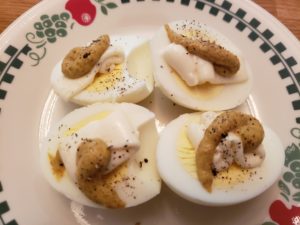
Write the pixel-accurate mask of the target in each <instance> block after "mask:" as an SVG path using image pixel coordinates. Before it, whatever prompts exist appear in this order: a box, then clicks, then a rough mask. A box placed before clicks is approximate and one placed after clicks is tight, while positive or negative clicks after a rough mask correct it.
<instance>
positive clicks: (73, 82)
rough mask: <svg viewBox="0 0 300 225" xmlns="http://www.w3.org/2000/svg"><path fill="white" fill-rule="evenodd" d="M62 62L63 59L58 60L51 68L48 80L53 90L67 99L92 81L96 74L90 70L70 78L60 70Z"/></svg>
mask: <svg viewBox="0 0 300 225" xmlns="http://www.w3.org/2000/svg"><path fill="white" fill-rule="evenodd" d="M62 62H63V60H60V61H59V62H58V63H57V64H56V65H55V67H54V68H53V70H52V73H51V77H50V82H51V86H52V88H53V90H54V91H55V92H56V93H57V94H58V95H59V96H60V97H61V98H63V99H64V100H65V101H68V100H70V98H71V97H72V96H74V95H76V94H78V93H79V92H80V91H82V90H83V89H84V88H86V87H87V86H88V85H89V84H90V83H91V82H93V80H94V78H95V75H96V74H95V73H94V72H93V71H91V72H90V73H88V74H86V75H84V76H83V77H80V78H77V79H70V78H68V77H66V76H65V75H64V74H63V72H62V69H61V67H62Z"/></svg>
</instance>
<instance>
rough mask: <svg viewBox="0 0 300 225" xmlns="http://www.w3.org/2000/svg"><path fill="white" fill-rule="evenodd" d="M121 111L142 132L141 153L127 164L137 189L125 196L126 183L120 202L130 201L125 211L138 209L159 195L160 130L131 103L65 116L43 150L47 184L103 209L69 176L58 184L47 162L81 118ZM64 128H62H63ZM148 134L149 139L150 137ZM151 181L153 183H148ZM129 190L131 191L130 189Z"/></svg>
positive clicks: (120, 191)
mask: <svg viewBox="0 0 300 225" xmlns="http://www.w3.org/2000/svg"><path fill="white" fill-rule="evenodd" d="M118 109H121V110H122V111H124V112H126V116H128V119H129V121H130V122H131V123H132V125H133V126H135V127H138V129H139V131H140V144H141V147H140V149H139V151H137V153H136V154H135V155H134V156H133V157H132V158H131V159H130V160H129V161H128V173H127V175H128V176H134V177H135V178H136V179H135V181H134V183H133V184H134V185H135V189H134V192H132V193H130V192H128V191H127V192H126V193H125V192H124V189H126V188H127V187H125V186H126V184H125V183H122V184H121V185H119V186H118V190H117V193H118V195H119V196H120V198H121V199H126V197H127V199H129V200H128V201H127V202H126V207H131V206H135V205H138V204H141V203H143V202H146V201H148V200H149V199H151V198H153V197H154V196H156V195H158V194H159V193H160V189H161V180H160V177H159V175H158V172H157V169H156V161H155V150H156V143H157V139H158V134H157V130H156V127H155V121H154V114H153V113H152V112H150V111H149V110H147V109H145V108H143V107H141V106H137V105H134V104H130V103H120V104H114V103H98V104H94V105H89V106H87V107H83V108H79V109H76V110H74V111H72V112H71V113H69V114H68V115H66V116H65V117H64V118H63V119H62V120H61V121H60V122H59V123H58V124H57V126H55V127H54V128H53V129H52V130H51V131H50V133H49V135H48V138H47V139H45V140H44V142H43V143H42V149H41V161H40V162H41V168H42V171H43V173H44V175H45V178H46V180H47V181H48V182H49V183H50V185H51V186H52V187H53V188H54V189H55V190H57V191H58V192H60V193H62V194H63V195H65V196H66V197H68V198H69V199H71V200H74V201H75V202H78V203H80V204H82V205H86V206H91V207H99V208H103V206H101V205H99V204H95V203H94V202H92V201H91V200H90V199H88V198H87V197H86V196H85V195H84V194H83V193H82V192H81V191H80V190H79V189H78V187H77V186H76V185H75V184H74V182H73V181H72V179H71V178H70V176H69V175H68V173H67V172H65V173H64V176H63V177H62V178H61V180H60V181H59V182H58V181H57V179H56V178H55V176H54V175H53V172H52V168H51V165H50V162H49V159H48V153H50V154H52V155H55V154H56V151H57V149H58V146H59V142H60V140H59V139H60V138H59V137H60V136H62V134H63V133H64V132H66V131H67V129H68V128H69V125H72V124H74V123H76V122H78V121H80V120H81V119H82V118H85V117H88V116H91V115H94V114H95V113H100V112H102V111H113V110H118ZM62 124H63V126H62ZM147 134H149V135H147ZM145 158H147V159H148V163H147V164H146V163H144V166H143V167H142V168H141V167H140V162H143V161H144V159H145ZM149 178H150V180H149ZM127 189H128V188H127ZM130 194H131V195H133V194H134V195H135V198H134V199H133V198H131V199H130V198H128V195H130Z"/></svg>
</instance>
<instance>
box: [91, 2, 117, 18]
mask: <svg viewBox="0 0 300 225" xmlns="http://www.w3.org/2000/svg"><path fill="white" fill-rule="evenodd" d="M95 2H97V3H98V4H99V5H100V9H101V12H102V14H103V15H106V16H107V15H108V9H115V8H117V7H118V5H117V4H116V3H114V2H107V3H105V0H95Z"/></svg>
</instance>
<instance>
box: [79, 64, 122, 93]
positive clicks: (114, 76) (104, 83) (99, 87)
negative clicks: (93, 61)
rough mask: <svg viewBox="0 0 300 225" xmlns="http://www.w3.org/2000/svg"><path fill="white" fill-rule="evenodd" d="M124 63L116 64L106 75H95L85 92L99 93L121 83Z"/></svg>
mask: <svg viewBox="0 0 300 225" xmlns="http://www.w3.org/2000/svg"><path fill="white" fill-rule="evenodd" d="M124 66H125V63H122V64H118V65H116V66H115V68H114V69H113V70H112V71H110V72H107V73H102V74H99V73H98V74H97V75H96V77H95V79H94V81H93V83H91V84H90V85H89V86H88V87H87V88H86V89H85V90H86V91H88V92H100V91H105V90H108V89H110V88H112V87H114V86H115V85H116V84H117V83H118V82H121V81H122V80H123V79H124V77H123V68H124Z"/></svg>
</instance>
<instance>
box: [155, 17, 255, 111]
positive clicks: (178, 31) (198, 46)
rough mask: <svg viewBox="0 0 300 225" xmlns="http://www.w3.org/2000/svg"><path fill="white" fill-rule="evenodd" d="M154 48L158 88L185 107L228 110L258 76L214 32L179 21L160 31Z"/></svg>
mask: <svg viewBox="0 0 300 225" xmlns="http://www.w3.org/2000/svg"><path fill="white" fill-rule="evenodd" d="M150 47H151V55H152V61H153V75H154V80H155V82H156V85H157V86H158V87H159V88H160V89H161V91H162V92H163V93H164V94H165V95H166V96H167V97H168V98H170V99H171V100H172V101H174V102H176V103H177V104H179V105H182V106H184V107H187V108H190V109H194V110H201V111H219V110H226V109H231V108H234V107H236V106H238V105H240V104H242V103H243V102H244V101H245V99H246V98H247V97H248V95H249V93H250V90H251V87H252V76H251V71H250V68H249V66H248V64H247V61H246V60H245V59H244V58H243V54H242V52H241V51H240V50H239V49H238V48H237V47H236V46H235V45H234V44H233V43H232V42H231V41H229V40H228V39H227V38H226V37H225V36H224V35H223V34H221V33H219V32H218V31H216V30H214V29H213V28H211V27H208V26H206V25H204V24H201V23H199V22H197V21H195V20H193V21H190V20H182V21H175V22H172V23H169V24H166V25H164V26H163V27H161V28H160V29H159V30H158V31H157V33H156V34H155V35H154V37H153V38H152V39H151V41H150Z"/></svg>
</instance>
